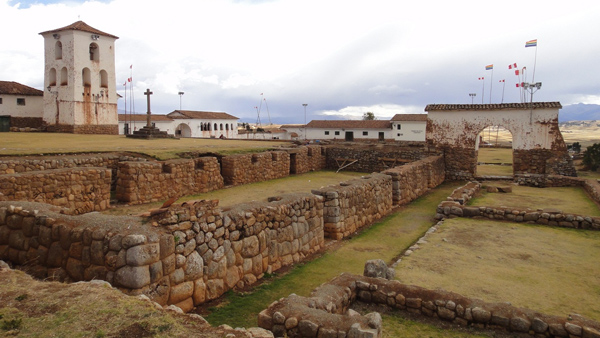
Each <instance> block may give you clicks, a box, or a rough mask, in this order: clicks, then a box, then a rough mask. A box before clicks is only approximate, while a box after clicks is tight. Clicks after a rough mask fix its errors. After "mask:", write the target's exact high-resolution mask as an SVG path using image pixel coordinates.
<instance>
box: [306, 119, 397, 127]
mask: <svg viewBox="0 0 600 338" xmlns="http://www.w3.org/2000/svg"><path fill="white" fill-rule="evenodd" d="M306 127H307V128H331V129H334V128H335V129H341V128H348V129H389V128H391V123H390V121H388V120H366V121H365V120H312V121H310V122H309V123H308V124H307V125H306Z"/></svg>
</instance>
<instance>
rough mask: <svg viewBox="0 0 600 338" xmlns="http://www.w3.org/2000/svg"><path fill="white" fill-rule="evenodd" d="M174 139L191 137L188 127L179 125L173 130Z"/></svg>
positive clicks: (183, 124) (182, 124)
mask: <svg viewBox="0 0 600 338" xmlns="http://www.w3.org/2000/svg"><path fill="white" fill-rule="evenodd" d="M175 137H192V130H191V129H190V126H188V125H187V124H185V123H180V124H179V125H178V126H177V128H175Z"/></svg>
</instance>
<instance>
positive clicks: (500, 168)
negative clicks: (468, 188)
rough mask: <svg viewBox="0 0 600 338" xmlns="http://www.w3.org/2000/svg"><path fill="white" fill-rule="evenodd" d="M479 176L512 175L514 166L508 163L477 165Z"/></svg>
mask: <svg viewBox="0 0 600 338" xmlns="http://www.w3.org/2000/svg"><path fill="white" fill-rule="evenodd" d="M477 175H479V176H512V175H513V167H512V166H508V165H494V164H482V165H478V166H477Z"/></svg>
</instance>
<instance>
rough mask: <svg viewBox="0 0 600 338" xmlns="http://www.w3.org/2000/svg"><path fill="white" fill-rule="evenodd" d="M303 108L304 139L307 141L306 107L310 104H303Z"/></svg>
mask: <svg viewBox="0 0 600 338" xmlns="http://www.w3.org/2000/svg"><path fill="white" fill-rule="evenodd" d="M302 106H304V139H305V140H306V106H308V103H303V104H302Z"/></svg>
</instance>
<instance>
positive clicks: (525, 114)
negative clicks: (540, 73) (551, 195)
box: [425, 102, 576, 179]
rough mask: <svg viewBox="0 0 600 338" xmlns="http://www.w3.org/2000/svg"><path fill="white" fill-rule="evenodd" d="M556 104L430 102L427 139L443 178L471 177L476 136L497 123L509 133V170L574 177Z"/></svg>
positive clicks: (559, 107) (475, 156)
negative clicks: (441, 161)
mask: <svg viewBox="0 0 600 338" xmlns="http://www.w3.org/2000/svg"><path fill="white" fill-rule="evenodd" d="M561 108H562V106H561V104H560V102H533V103H506V104H430V105H427V107H425V111H427V143H428V144H429V146H433V147H435V148H437V149H439V150H441V151H443V152H444V158H445V164H446V178H447V179H473V178H474V176H475V172H476V169H477V155H478V151H479V150H478V147H479V143H478V142H477V141H478V140H477V136H478V135H479V133H480V132H481V131H482V130H483V129H484V128H485V127H487V126H490V125H492V126H502V127H504V128H506V129H508V130H509V131H510V132H511V133H512V136H513V168H514V169H513V170H514V174H515V175H520V174H542V175H547V174H556V175H566V176H576V172H575V168H574V167H573V161H572V160H571V157H570V156H569V155H568V153H567V146H566V144H565V141H564V140H563V137H562V134H561V133H560V130H559V129H558V110H559V109H561Z"/></svg>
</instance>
